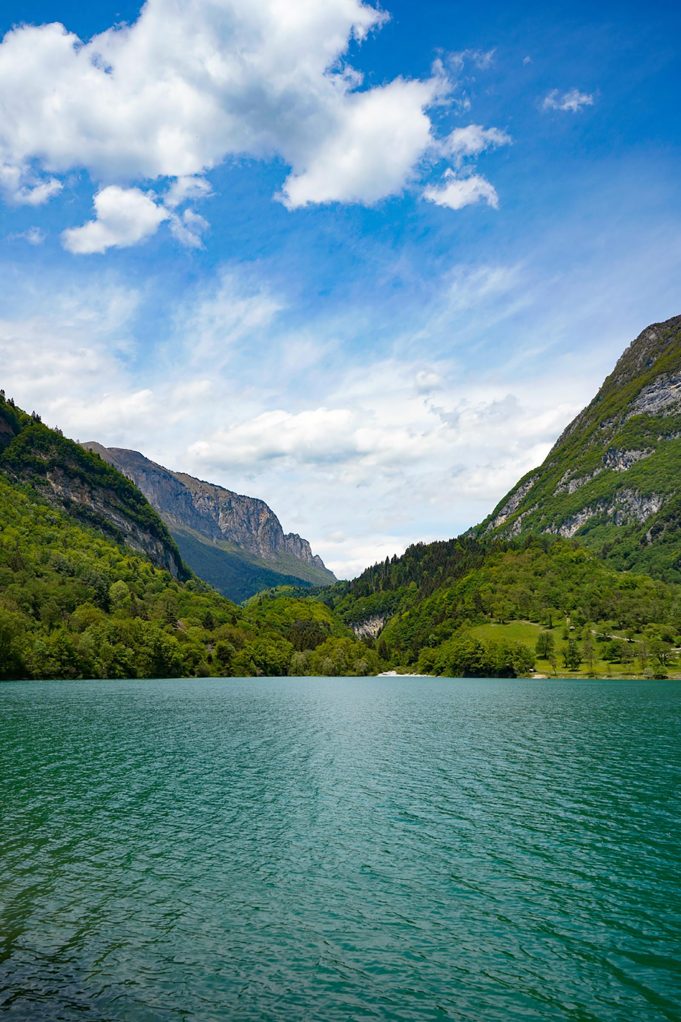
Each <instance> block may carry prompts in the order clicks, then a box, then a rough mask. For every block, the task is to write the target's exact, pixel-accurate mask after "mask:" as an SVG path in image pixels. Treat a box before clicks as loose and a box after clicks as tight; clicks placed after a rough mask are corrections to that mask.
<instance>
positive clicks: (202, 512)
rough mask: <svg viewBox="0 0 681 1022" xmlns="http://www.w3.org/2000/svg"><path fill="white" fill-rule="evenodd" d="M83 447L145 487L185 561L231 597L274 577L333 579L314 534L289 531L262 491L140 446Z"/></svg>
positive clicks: (284, 581)
mask: <svg viewBox="0 0 681 1022" xmlns="http://www.w3.org/2000/svg"><path fill="white" fill-rule="evenodd" d="M83 447H85V448H86V449H87V450H89V451H91V452H93V453H95V454H98V455H99V456H100V458H102V459H103V460H104V461H107V462H108V463H109V464H111V465H113V466H115V467H116V468H117V469H118V470H119V471H120V472H122V473H123V474H124V475H125V476H127V477H128V478H129V479H131V481H132V482H133V483H134V484H135V485H136V486H138V487H139V489H140V490H141V491H142V493H144V495H145V497H146V498H147V499H148V500H149V502H150V503H151V504H152V506H153V507H154V508H155V509H156V510H157V512H158V513H159V515H160V516H161V518H162V519H163V521H164V522H165V523H166V525H167V526H168V528H169V530H170V532H171V534H172V535H173V537H174V539H175V541H176V542H177V544H178V546H179V548H180V550H181V551H182V553H183V556H184V558H185V560H186V561H187V563H188V564H189V565H190V566H191V567H192V568H193V569H194V570H195V571H197V573H198V574H200V575H201V577H204V578H207V581H210V582H211V584H213V585H215V586H216V588H218V589H219V590H220V591H221V592H223V593H224V594H225V595H227V596H229V597H230V598H232V599H237V598H239V599H243V598H247V597H248V596H250V595H253V594H254V593H255V592H258V591H260V590H262V589H263V588H270V587H272V586H276V585H290V584H294V585H300V584H301V583H302V584H305V583H306V584H308V585H328V584H329V583H331V582H333V581H335V576H334V575H333V573H332V572H331V571H329V569H328V568H326V566H325V565H324V562H323V561H322V559H321V558H320V557H318V556H317V555H315V554H313V552H312V549H311V547H310V544H309V542H308V541H307V540H306V539H303V538H302V537H301V536H299V535H298V534H297V533H285V532H284V530H283V528H282V526H281V523H280V521H279V519H278V517H277V516H276V514H275V513H274V512H273V511H272V509H271V508H270V507H269V505H268V504H266V503H265V501H263V500H261V499H260V498H258V497H248V496H245V495H243V494H238V493H235V492H234V491H232V490H228V489H227V488H226V487H223V486H219V485H218V484H216V483H209V482H205V481H204V480H201V479H197V478H196V477H194V476H191V475H189V474H188V473H186V472H175V471H173V470H171V469H168V468H166V467H165V466H163V465H160V464H158V463H157V462H154V461H152V460H151V459H150V458H147V457H146V456H145V455H143V454H141V452H139V451H135V450H129V449H127V448H118V447H104V446H103V445H102V444H99V443H96V442H95V441H89V442H87V443H85V444H83ZM239 570H240V571H241V577H239ZM208 576H210V577H208Z"/></svg>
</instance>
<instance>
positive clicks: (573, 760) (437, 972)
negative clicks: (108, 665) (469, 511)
mask: <svg viewBox="0 0 681 1022" xmlns="http://www.w3.org/2000/svg"><path fill="white" fill-rule="evenodd" d="M680 735H681V684H678V683H674V682H666V683H665V682H605V681H604V682H578V681H577V682H570V681H565V682H561V681H544V682H542V681H484V680H483V681H480V680H465V681H455V680H436V679H432V680H431V679H394V678H390V679H374V678H370V679H359V678H358V679H329V678H325V679H259V680H252V679H251V680H247V681H241V680H219V681H214V680H213V681H151V682H126V681H112V682H48V683H32V682H31V683H16V684H12V683H9V684H4V685H2V686H0V765H1V767H2V771H1V776H0V790H1V798H2V802H1V805H2V821H1V822H0V866H1V869H0V1013H1V1014H2V1015H3V1018H4V1017H5V1016H6V1017H7V1018H10V1019H50V1020H52V1019H63V1020H70V1019H96V1020H109V1019H122V1020H123V1019H124V1020H144V1022H146V1020H156V1019H158V1020H164V1022H165V1020H175V1019H177V1020H179V1019H197V1020H199V1019H200V1020H213V1019H229V1020H232V1019H236V1020H240V1019H254V1020H255V1019H258V1020H260V1019H273V1020H278V1019H282V1020H289V1019H291V1020H301V1019H314V1020H326V1019H329V1020H335V1019H338V1020H341V1019H342V1020H355V1019H357V1020H363V1019H419V1020H420V1019H424V1020H426V1019H447V1018H450V1019H456V1020H459V1022H468V1020H470V1022H496V1020H499V1022H510V1020H523V1022H531V1020H539V1019H542V1020H563V1019H565V1020H568V1019H569V1020H580V1022H582V1020H583V1022H609V1020H622V1022H638V1020H641V1022H645V1020H653V1019H679V1018H681V966H680V965H679V960H680V953H681V946H680V941H679V935H680V934H681V896H680V893H679V876H678V870H679V862H680V861H681V833H680V828H679V802H678V795H679V765H680V756H679V753H680V751H681V747H680V742H681V738H680Z"/></svg>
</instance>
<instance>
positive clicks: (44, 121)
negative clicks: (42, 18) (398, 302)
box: [0, 0, 503, 252]
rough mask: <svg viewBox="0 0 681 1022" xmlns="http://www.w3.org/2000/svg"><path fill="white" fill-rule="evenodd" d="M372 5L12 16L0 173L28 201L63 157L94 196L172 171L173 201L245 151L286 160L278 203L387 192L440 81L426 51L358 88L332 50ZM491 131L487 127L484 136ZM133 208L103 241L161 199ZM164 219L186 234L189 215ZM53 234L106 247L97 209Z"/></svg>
mask: <svg viewBox="0 0 681 1022" xmlns="http://www.w3.org/2000/svg"><path fill="white" fill-rule="evenodd" d="M386 19H387V15H386V14H385V13H384V12H382V11H381V10H378V9H376V8H374V7H371V6H369V5H368V4H367V3H364V2H362V0H299V2H297V3H291V2H289V0H260V2H258V3H253V2H252V0H191V2H188V3H185V4H179V3H177V0H147V3H146V4H145V5H144V6H143V8H142V10H141V13H140V15H139V17H138V19H137V21H135V22H134V23H133V24H131V25H118V26H114V27H113V28H110V29H108V30H107V31H105V32H103V33H101V34H100V35H97V36H95V37H94V38H92V39H91V40H90V41H86V42H83V41H81V40H80V39H79V38H78V37H77V36H76V35H74V34H73V33H71V32H69V31H68V30H67V29H66V28H65V27H64V26H63V25H60V24H57V23H53V24H49V25H40V26H32V25H23V26H19V27H17V28H15V29H13V30H12V31H11V32H9V33H8V34H7V35H6V36H5V38H4V40H3V41H2V43H0V106H1V107H2V109H3V118H2V120H1V121H0V184H2V187H3V189H4V191H5V192H6V193H7V194H8V195H9V196H11V197H12V198H13V200H14V201H21V202H28V203H32V204H39V203H41V202H44V201H46V200H47V199H48V198H49V197H50V196H51V195H53V194H55V193H56V192H57V191H58V190H59V189H60V188H61V184H60V182H59V180H58V178H57V177H56V176H54V175H63V174H66V173H68V172H69V171H70V170H72V169H80V168H85V169H86V170H87V171H88V172H89V173H90V175H91V176H92V178H93V179H94V180H95V181H97V182H98V183H99V186H100V189H101V190H100V192H99V196H102V195H107V194H110V193H108V187H112V186H116V187H121V186H130V185H131V184H133V183H140V182H145V181H146V182H149V181H156V180H159V179H167V178H172V179H175V181H174V183H171V184H170V186H169V187H167V190H166V198H165V204H166V205H167V207H168V208H171V209H174V208H176V207H178V206H180V205H181V204H182V203H184V202H186V201H188V200H190V199H198V198H202V197H205V196H206V195H207V194H209V190H210V185H209V184H208V183H207V181H206V179H205V177H204V176H203V175H204V174H205V173H206V172H208V171H210V170H211V168H214V167H216V166H217V165H219V164H220V163H222V162H223V161H224V160H225V159H227V158H228V157H230V156H238V155H249V156H252V157H255V158H259V159H271V158H278V159H281V160H282V161H283V163H284V164H285V165H286V166H287V167H288V168H289V174H288V177H287V179H286V181H285V183H284V186H283V189H282V191H281V193H280V195H279V198H280V199H281V200H282V201H283V202H285V203H286V205H287V206H289V208H297V207H300V206H305V205H308V204H311V203H324V202H336V201H337V202H360V203H375V202H377V201H378V200H380V199H382V198H384V197H386V196H390V195H395V194H399V193H400V192H401V191H402V190H403V189H404V188H405V187H407V186H408V185H409V184H410V182H411V181H412V179H413V178H414V176H415V175H417V172H418V168H419V165H420V162H421V161H422V159H423V158H424V157H425V156H426V155H427V154H428V153H429V151H430V150H431V148H433V147H434V146H435V148H437V145H436V142H435V139H434V129H433V124H432V122H431V119H430V117H429V115H428V112H427V111H428V108H429V107H430V106H432V105H433V104H435V103H440V102H442V101H443V99H444V96H445V94H446V93H447V92H448V90H449V91H451V83H450V81H449V80H448V75H449V73H450V72H449V71H448V72H445V71H444V64H443V62H440V63H439V65H438V68H439V70H436V72H435V74H434V75H433V76H432V77H431V78H429V79H427V80H406V79H404V78H402V77H397V78H395V79H394V80H393V81H390V82H387V83H385V84H382V85H378V86H376V87H373V88H365V87H364V85H363V82H362V76H361V75H360V74H359V73H358V72H356V71H355V70H354V69H352V68H351V67H349V66H348V64H347V63H346V62H345V57H346V54H347V50H348V47H349V45H350V43H351V41H352V40H356V41H362V40H364V39H366V37H367V35H368V34H369V33H370V32H371V31H372V30H373V29H377V28H379V27H380V26H381V25H382V24H383V23H384V22H385V21H386ZM466 59H470V61H472V63H473V64H474V65H475V66H476V67H478V68H485V67H487V66H489V63H490V62H491V59H492V58H491V54H486V53H477V52H475V53H471V54H467V55H466ZM458 60H459V61H463V60H464V57H459V58H458ZM450 63H451V62H450ZM455 65H456V60H455V61H454V64H452V67H454V66H455ZM474 128H475V130H478V129H477V126H474ZM479 130H480V131H483V132H484V131H485V129H479ZM460 131H465V129H460ZM502 135H503V133H501V132H496V130H495V129H488V130H487V135H486V140H485V144H486V145H491V144H501V137H502ZM451 144H452V145H456V144H457V143H456V142H455V141H452V142H451ZM471 144H472V143H469V148H470V145H471ZM459 145H460V143H459ZM476 151H480V150H476ZM387 154H389V158H386V155H387ZM471 154H472V151H471ZM128 191H130V189H129V187H128ZM157 208H159V209H160V207H157ZM146 212H147V214H148V217H149V219H147V220H145V225H146V227H145V230H144V231H140V232H139V233H138V234H137V236H135V232H134V230H133V231H130V232H127V231H123V232H120V231H117V230H116V229H113V232H112V236H114V237H118V236H119V235H121V237H122V239H123V240H120V241H116V240H114V241H113V242H112V244H134V243H136V242H137V241H140V240H143V239H144V238H145V237H147V236H148V234H149V233H150V230H151V227H150V225H151V222H152V219H153V216H160V213H156V214H153V211H152V210H151V209H150V207H149V206H147V210H146ZM173 223H174V225H175V226H174V233H175V235H176V236H177V237H179V238H180V240H181V241H183V242H184V243H185V244H187V243H188V244H193V245H197V244H198V243H199V242H198V238H199V234H200V231H197V230H192V228H191V226H190V225H188V224H187V223H186V222H184V220H182V221H179V222H178V221H173ZM194 227H197V223H196V222H195V224H194ZM190 235H191V237H190ZM66 237H67V239H68V244H69V245H70V246H71V248H72V250H74V251H75V250H76V249H77V250H78V251H79V252H86V251H88V252H95V251H104V249H105V248H106V247H109V242H108V241H107V238H108V237H109V232H108V231H107V229H106V225H105V224H103V223H102V222H101V217H98V221H97V222H96V223H95V224H93V225H87V226H86V228H85V229H76V230H75V231H73V232H70V233H68V234H67V235H66Z"/></svg>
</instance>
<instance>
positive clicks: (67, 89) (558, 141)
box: [0, 0, 681, 575]
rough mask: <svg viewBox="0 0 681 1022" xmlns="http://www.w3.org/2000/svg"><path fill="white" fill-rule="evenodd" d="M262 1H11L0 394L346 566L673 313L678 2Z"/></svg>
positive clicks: (463, 511)
mask: <svg viewBox="0 0 681 1022" xmlns="http://www.w3.org/2000/svg"><path fill="white" fill-rule="evenodd" d="M251 7H253V5H249V4H247V3H246V2H245V0H212V2H208V0H192V2H190V3H189V2H188V3H183V4H176V3H175V2H173V0H150V3H149V4H148V5H147V8H146V9H145V10H144V12H143V14H142V17H141V18H140V7H139V5H136V4H122V3H114V4H109V3H93V4H90V5H88V6H87V9H85V7H84V5H76V4H74V3H66V2H59V0H54V2H50V3H37V2H35V3H29V2H23V3H21V4H18V3H17V4H15V3H12V2H9V3H7V2H6V3H5V4H4V5H3V10H2V15H1V16H0V17H1V18H2V22H1V25H2V30H3V33H5V32H10V30H12V29H13V31H12V32H11V34H10V35H7V36H5V39H4V41H3V42H2V44H1V45H0V109H1V110H2V113H3V116H2V118H1V119H0V187H1V194H2V204H1V206H0V208H1V209H2V229H1V231H0V260H1V263H2V266H1V267H0V269H1V270H2V280H3V286H2V289H1V290H0V354H1V357H2V363H3V374H2V375H3V380H2V385H3V386H4V387H5V389H6V390H7V391H8V392H9V393H13V394H14V396H15V397H16V399H17V401H18V402H19V403H20V404H22V405H23V406H25V407H29V408H33V407H35V408H38V409H40V410H41V411H42V413H43V416H44V418H45V419H46V420H47V421H49V422H50V423H53V424H58V425H60V426H61V427H62V428H63V429H64V430H65V431H66V432H67V433H68V434H69V435H72V436H75V437H79V438H80V439H96V440H99V441H101V442H103V443H106V444H114V445H119V446H131V447H135V448H138V449H141V450H142V451H144V452H145V453H146V454H148V455H149V456H150V457H153V458H155V459H157V460H159V461H161V462H163V463H164V464H166V465H169V466H170V467H172V468H178V469H182V470H186V471H190V472H193V473H194V474H197V475H200V476H201V477H202V478H207V479H211V480H214V481H217V482H220V483H222V484H224V485H226V486H228V487H230V488H233V489H237V490H239V491H241V492H246V493H251V494H254V495H257V496H261V497H263V498H264V499H266V500H267V501H268V502H269V503H270V504H271V505H272V507H273V508H274V509H275V510H276V511H277V513H278V514H279V516H280V518H281V519H282V522H283V524H284V526H285V528H287V529H291V530H295V531H299V532H301V533H302V534H303V535H305V536H307V537H308V538H310V540H311V541H312V543H313V545H314V548H315V549H316V550H317V551H318V552H319V553H321V555H322V556H323V557H324V559H325V560H326V561H327V563H329V564H330V565H331V566H332V567H333V568H334V569H335V570H337V572H338V573H339V574H342V575H348V574H353V573H355V572H356V571H358V570H360V569H361V567H363V566H364V565H365V564H368V563H371V562H372V561H374V560H376V559H377V558H379V557H383V556H385V555H386V553H392V552H396V551H399V550H401V549H403V548H404V546H405V545H406V544H407V543H409V542H412V541H414V540H417V539H432V538H437V537H445V536H450V535H454V534H456V533H457V532H459V531H461V530H462V529H464V528H466V527H467V526H469V525H471V524H473V523H474V522H475V521H477V520H479V519H480V518H482V517H483V516H484V515H485V514H486V513H487V512H488V511H489V510H490V509H491V508H492V506H493V505H494V504H495V502H496V501H497V500H498V499H499V498H500V497H501V496H502V495H503V493H504V492H505V490H506V489H507V488H508V487H509V486H510V485H512V484H513V482H514V481H515V479H516V478H517V477H518V476H519V475H520V474H521V473H522V472H524V471H526V470H527V469H529V468H531V467H532V466H533V465H534V464H536V463H537V462H539V461H541V459H542V458H543V457H544V455H545V454H546V452H547V450H548V448H549V446H550V444H551V443H552V442H553V440H554V439H555V437H556V436H557V435H558V433H559V432H560V431H561V429H562V428H563V427H564V425H565V424H566V423H567V422H568V421H569V419H570V418H571V417H572V416H573V415H574V413H575V412H576V411H577V410H578V409H579V408H580V407H581V406H582V405H583V404H584V403H585V402H586V401H587V400H589V399H590V397H591V396H592V394H593V392H594V390H595V389H596V387H597V386H598V385H599V384H600V382H601V380H602V379H603V377H604V376H605V375H606V374H607V372H608V371H609V369H610V368H611V365H612V363H613V361H614V360H615V358H616V357H617V356H618V355H619V353H620V352H621V350H622V349H623V348H624V346H625V345H626V344H627V343H628V342H629V341H630V340H631V339H633V337H634V336H635V335H636V334H637V333H638V332H639V331H640V330H641V329H643V328H644V327H645V326H646V325H647V324H648V323H649V322H653V321H659V320H662V319H665V318H667V317H669V316H671V315H674V314H678V313H679V311H681V295H680V290H681V289H680V287H679V276H680V275H679V269H680V264H681V231H679V226H680V223H679V221H680V219H681V196H680V194H679V173H678V166H679V141H680V132H679V102H678V101H679V96H680V94H681V88H680V86H681V68H680V62H679V57H678V52H677V50H678V47H677V46H676V41H677V40H678V38H679V29H681V10H680V9H679V8H678V5H674V4H662V3H659V4H654V3H653V4H649V5H647V6H646V7H645V8H644V7H643V6H642V5H640V4H633V3H632V4H627V3H616V4H615V3H612V4H608V3H601V4H598V5H593V4H579V3H577V4H576V3H570V4H552V5H545V4H541V5H540V4H532V3H529V4H528V3H524V4H512V3H508V2H505V3H485V4H480V5H477V6H476V7H475V8H473V6H472V5H464V4H459V3H452V2H443V0H437V2H435V0H430V2H422V3H419V4H416V3H414V2H407V0H401V2H395V3H392V4H390V3H389V4H386V7H385V9H384V10H381V11H378V10H377V9H376V8H372V7H370V6H369V5H362V4H360V2H359V0H305V2H301V3H300V4H299V5H298V6H297V7H296V8H295V9H296V11H297V19H296V20H295V24H292V23H291V13H290V12H291V5H290V4H288V3H285V2H283V0H263V2H262V3H261V4H259V5H257V10H256V13H254V12H253V10H251ZM55 23H59V24H60V25H63V26H64V28H63V29H62V28H59V27H58V26H57V25H55ZM125 23H127V26H128V27H127V28H126V27H125ZM114 26H118V27H114ZM66 32H68V33H71V35H67V34H65V33H66ZM98 33H107V34H106V35H104V36H99V37H98V38H96V39H95V40H94V41H91V40H92V37H93V36H96V35H97V34H98ZM83 44H84V45H83Z"/></svg>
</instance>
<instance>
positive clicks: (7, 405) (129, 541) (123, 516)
mask: <svg viewBox="0 0 681 1022" xmlns="http://www.w3.org/2000/svg"><path fill="white" fill-rule="evenodd" d="M0 473H2V474H3V475H4V476H5V477H6V478H8V479H10V480H11V481H13V482H17V483H27V484H30V485H31V486H32V487H33V488H34V489H35V490H36V491H37V492H38V493H39V494H40V495H41V496H42V497H43V498H44V499H45V500H47V501H48V502H49V503H50V504H52V505H53V506H55V507H59V508H63V509H64V510H66V511H68V513H69V514H70V515H72V516H73V517H75V518H77V519H78V520H79V521H81V522H83V523H85V524H88V525H92V526H94V527H95V528H97V529H98V530H99V531H100V532H102V533H104V535H106V536H109V537H111V538H112V539H114V540H116V541H117V542H119V543H125V544H126V545H127V546H129V547H131V548H132V549H133V550H136V551H138V552H139V553H141V554H144V555H145V556H146V557H148V558H149V559H150V560H151V561H152V563H153V564H155V565H157V566H158V567H161V568H165V569H166V570H167V571H169V572H170V574H171V575H173V576H174V577H175V578H180V579H186V578H188V577H189V575H190V572H189V571H188V570H187V568H186V566H185V565H184V564H183V562H182V558H181V556H180V552H179V550H178V548H177V545H176V544H175V542H174V540H173V539H172V537H171V535H170V533H169V532H168V529H167V528H166V526H165V525H164V524H163V522H162V521H161V519H160V518H159V516H158V514H157V513H156V512H155V511H154V509H153V508H152V507H151V505H150V504H149V502H148V501H147V500H146V498H145V497H144V496H143V495H142V494H141V493H140V491H139V490H138V489H137V488H136V487H135V486H134V485H133V484H132V483H131V482H130V481H129V480H128V479H127V478H126V477H125V476H123V475H121V474H120V472H117V471H116V470H115V469H114V468H112V467H111V466H110V465H107V464H106V463H105V462H103V461H102V460H101V459H100V458H97V457H95V456H94V455H93V454H91V453H90V452H88V451H85V450H83V448H82V447H81V446H80V445H79V444H77V443H74V441H72V440H68V439H67V438H66V437H64V436H62V434H61V433H60V432H59V431H58V430H53V429H49V428H48V427H47V426H45V425H44V424H43V423H42V422H41V421H40V418H39V416H37V415H36V414H35V413H34V414H33V415H27V414H26V412H23V411H22V410H21V409H20V408H17V407H16V405H15V404H14V403H13V402H12V401H11V400H9V401H8V400H6V399H5V396H4V392H0Z"/></svg>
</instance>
